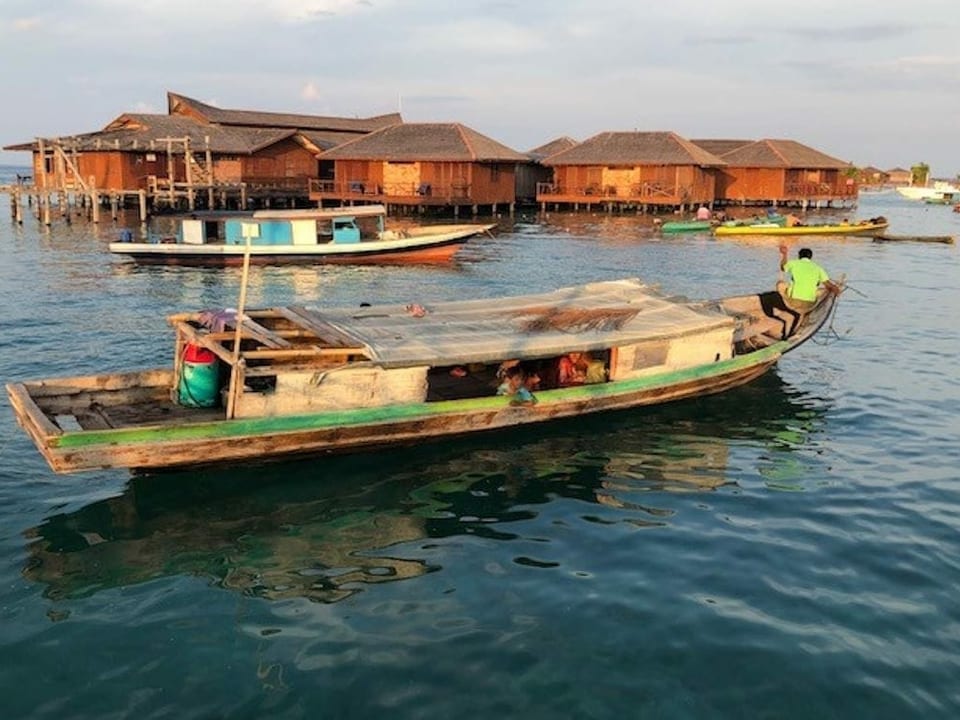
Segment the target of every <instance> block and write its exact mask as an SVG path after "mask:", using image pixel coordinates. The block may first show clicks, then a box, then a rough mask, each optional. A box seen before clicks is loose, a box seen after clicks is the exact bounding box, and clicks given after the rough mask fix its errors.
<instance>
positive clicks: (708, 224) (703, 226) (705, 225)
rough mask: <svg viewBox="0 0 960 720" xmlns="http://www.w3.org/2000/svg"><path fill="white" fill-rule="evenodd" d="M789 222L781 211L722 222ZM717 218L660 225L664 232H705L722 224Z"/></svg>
mask: <svg viewBox="0 0 960 720" xmlns="http://www.w3.org/2000/svg"><path fill="white" fill-rule="evenodd" d="M786 222H787V218H786V216H785V215H780V214H779V213H773V212H770V213H767V214H766V215H765V216H762V217H761V216H757V217H753V218H748V219H740V220H727V221H726V222H724V223H722V225H723V226H726V227H741V226H747V225H749V226H750V227H782V226H783V225H784V224H785V223H786ZM720 225H721V223H719V222H718V221H716V220H673V221H670V222H665V223H663V224H662V225H660V226H659V228H660V231H661V232H663V233H687V232H705V231H708V230H712V229H713V228H715V227H718V226H720Z"/></svg>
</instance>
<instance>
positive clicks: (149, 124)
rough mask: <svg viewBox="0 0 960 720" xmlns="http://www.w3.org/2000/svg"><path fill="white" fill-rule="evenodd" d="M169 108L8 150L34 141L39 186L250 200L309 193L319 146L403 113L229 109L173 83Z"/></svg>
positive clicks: (191, 203) (173, 201)
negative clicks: (324, 113) (331, 113)
mask: <svg viewBox="0 0 960 720" xmlns="http://www.w3.org/2000/svg"><path fill="white" fill-rule="evenodd" d="M167 102H168V114H166V115H161V114H146V113H124V114H123V115H121V116H120V117H118V118H116V119H115V120H113V121H112V122H110V123H109V124H108V125H107V126H106V127H105V128H104V129H103V130H100V131H97V132H92V133H85V134H81V135H74V136H70V137H61V138H53V139H37V140H35V141H34V142H31V143H24V144H19V145H10V146H7V147H5V148H4V149H5V150H23V151H31V152H32V154H33V157H32V165H33V177H34V186H35V189H36V191H37V192H38V193H40V194H47V195H49V194H65V193H70V194H77V195H82V196H85V197H89V198H91V199H96V198H98V197H99V198H103V197H107V196H114V197H116V196H119V197H120V198H121V199H122V198H124V197H125V196H129V195H134V196H137V195H139V196H141V197H143V198H144V200H145V201H146V202H147V203H149V204H150V205H151V206H164V205H165V206H170V207H174V206H178V205H181V204H182V205H184V206H185V207H186V208H187V209H190V210H192V209H194V208H196V207H197V206H200V207H206V208H209V209H212V208H214V207H226V206H227V205H228V204H229V205H231V206H233V207H245V206H246V205H247V201H248V200H263V201H265V202H266V201H271V200H272V201H277V200H280V201H283V200H287V201H293V200H296V199H301V200H303V201H306V199H307V193H308V187H307V186H308V179H309V178H315V177H317V176H318V175H319V174H320V173H321V172H322V168H321V166H320V161H319V160H318V159H317V156H318V155H319V154H320V153H322V152H323V151H324V150H327V149H329V148H332V147H334V146H336V145H339V144H341V143H343V142H346V141H348V140H351V139H353V138H356V137H360V136H362V135H365V134H366V133H369V132H372V131H374V130H377V129H380V128H382V127H386V126H388V125H394V124H397V123H400V122H402V118H401V116H400V115H399V114H398V113H391V114H388V115H381V116H377V117H371V118H363V119H353V118H339V117H321V116H313V115H296V114H289V113H275V112H259V111H250V110H229V109H222V108H217V107H213V106H212V105H207V104H205V103H202V102H199V101H197V100H193V99H191V98H188V97H185V96H183V95H178V94H175V93H168V94H167Z"/></svg>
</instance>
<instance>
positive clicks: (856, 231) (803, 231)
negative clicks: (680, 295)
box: [713, 220, 890, 237]
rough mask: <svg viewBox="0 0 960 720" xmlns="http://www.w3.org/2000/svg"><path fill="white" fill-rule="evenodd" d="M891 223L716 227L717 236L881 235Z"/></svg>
mask: <svg viewBox="0 0 960 720" xmlns="http://www.w3.org/2000/svg"><path fill="white" fill-rule="evenodd" d="M889 224H890V223H888V222H886V221H883V222H873V221H868V220H866V221H863V222H859V223H856V224H846V225H843V224H841V225H794V226H793V227H781V226H778V225H768V224H761V225H720V226H719V227H717V228H715V229H714V231H713V232H714V235H716V236H717V237H727V236H731V235H777V236H783V235H880V234H881V233H883V231H884V230H886V229H887V227H888V226H889Z"/></svg>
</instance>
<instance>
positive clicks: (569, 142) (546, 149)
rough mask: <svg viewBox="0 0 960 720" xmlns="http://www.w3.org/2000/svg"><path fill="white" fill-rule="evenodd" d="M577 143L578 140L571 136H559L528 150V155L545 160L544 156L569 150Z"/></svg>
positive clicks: (534, 158)
mask: <svg viewBox="0 0 960 720" xmlns="http://www.w3.org/2000/svg"><path fill="white" fill-rule="evenodd" d="M576 144H577V141H576V140H574V139H573V138H571V137H566V136H563V137H558V138H556V139H555V140H551V141H550V142H548V143H544V144H543V145H540V146H539V147H535V148H533V150H527V156H528V157H530V158H532V159H533V160H543V159H544V158H547V157H550V156H551V155H555V154H557V153H558V152H562V151H564V150H569V149H570V148H572V147H574V146H575V145H576Z"/></svg>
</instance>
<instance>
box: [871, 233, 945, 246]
mask: <svg viewBox="0 0 960 720" xmlns="http://www.w3.org/2000/svg"><path fill="white" fill-rule="evenodd" d="M873 241H874V242H926V243H941V244H943V245H953V243H954V242H956V238H954V236H953V235H887V234H886V233H884V234H883V235H875V236H874V237H873Z"/></svg>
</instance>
